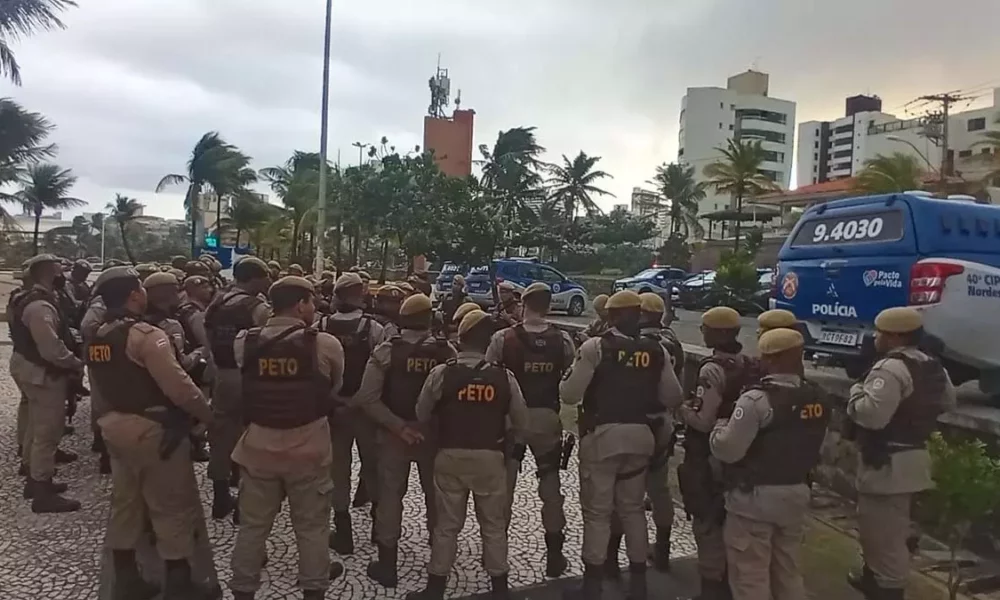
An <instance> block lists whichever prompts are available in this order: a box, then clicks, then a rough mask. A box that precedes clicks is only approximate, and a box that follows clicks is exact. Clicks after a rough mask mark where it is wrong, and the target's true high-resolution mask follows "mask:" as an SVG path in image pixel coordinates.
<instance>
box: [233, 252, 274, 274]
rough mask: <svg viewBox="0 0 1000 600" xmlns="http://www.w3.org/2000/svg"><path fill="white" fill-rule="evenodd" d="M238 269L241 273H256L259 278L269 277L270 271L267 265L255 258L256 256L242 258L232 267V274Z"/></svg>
mask: <svg viewBox="0 0 1000 600" xmlns="http://www.w3.org/2000/svg"><path fill="white" fill-rule="evenodd" d="M237 269H239V270H240V272H241V273H243V272H245V271H247V270H250V271H251V272H253V271H256V272H257V275H259V276H260V277H267V276H268V275H270V273H271V271H270V270H268V268H267V263H266V262H264V261H262V260H261V259H259V258H257V257H256V256H244V257H243V258H241V259H240V261H239V262H237V263H236V264H235V265H233V272H234V273H235V272H236V270H237Z"/></svg>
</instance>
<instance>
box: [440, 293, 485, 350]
mask: <svg viewBox="0 0 1000 600" xmlns="http://www.w3.org/2000/svg"><path fill="white" fill-rule="evenodd" d="M474 310H482V309H481V308H479V305H478V304H476V303H475V302H466V303H465V304H463V305H462V306H459V307H458V308H456V309H455V314H454V315H453V316H452V319H451V325H450V326H449V327H448V328H447V331H448V339H449V340H451V341H452V343H455V344H457V343H458V324H459V323H461V322H462V319H464V318H465V315H467V314H469V313H470V312H472V311H474Z"/></svg>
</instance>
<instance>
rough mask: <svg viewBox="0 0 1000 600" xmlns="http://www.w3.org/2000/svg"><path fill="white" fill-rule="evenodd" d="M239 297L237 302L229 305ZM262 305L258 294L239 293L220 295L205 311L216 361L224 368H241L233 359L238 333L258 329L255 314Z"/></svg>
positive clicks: (209, 341)
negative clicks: (255, 310)
mask: <svg viewBox="0 0 1000 600" xmlns="http://www.w3.org/2000/svg"><path fill="white" fill-rule="evenodd" d="M233 298H237V300H236V301H235V302H229V301H230V300H231V299H233ZM260 303H261V299H260V298H258V297H257V296H256V295H254V294H250V293H248V292H244V291H237V292H235V293H232V294H223V295H221V296H217V297H216V299H215V300H213V301H212V303H211V304H210V305H209V306H208V310H206V311H205V330H206V332H207V333H208V343H209V344H210V345H211V346H212V348H211V350H212V360H214V361H215V364H216V366H218V367H219V368H220V369H237V368H239V367H238V366H237V364H236V357H235V356H233V342H234V341H235V340H236V334H238V333H239V332H241V331H243V330H245V329H250V328H251V327H253V326H254V322H253V311H254V309H256V308H257V306H258V305H259V304H260Z"/></svg>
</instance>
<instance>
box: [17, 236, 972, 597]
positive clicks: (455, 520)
mask: <svg viewBox="0 0 1000 600" xmlns="http://www.w3.org/2000/svg"><path fill="white" fill-rule="evenodd" d="M220 269H221V265H219V264H218V263H217V261H215V260H214V259H212V258H211V257H203V259H199V260H197V261H187V260H186V259H183V258H181V257H178V258H177V259H176V260H175V261H174V262H173V264H172V266H171V267H169V268H167V267H163V268H157V267H156V266H155V265H139V266H138V267H130V266H124V265H122V266H114V265H107V266H106V268H105V269H104V270H103V271H102V272H101V274H100V276H99V277H98V278H97V280H96V282H95V285H94V288H93V290H91V289H90V287H89V284H88V283H87V276H88V275H89V272H90V269H89V265H87V264H86V263H76V264H74V265H70V266H69V267H68V268H67V267H66V265H64V264H62V262H61V261H60V259H58V258H56V257H54V256H51V255H39V256H36V257H34V258H32V259H30V260H29V261H27V262H26V264H25V271H24V283H25V285H24V286H23V288H22V289H21V290H19V291H17V292H15V293H14V294H13V295H12V298H11V301H10V306H9V309H8V314H9V321H10V330H11V338H12V341H13V345H14V352H13V355H12V359H11V373H12V375H13V377H14V380H15V381H16V383H17V385H18V387H19V389H20V391H21V393H22V404H21V406H20V409H21V410H19V414H18V432H17V435H18V445H19V448H20V450H21V460H22V465H23V471H22V473H23V474H24V475H25V477H26V482H25V489H24V497H25V498H26V499H30V500H31V501H32V504H31V508H32V510H33V511H35V512H39V513H45V512H68V511H74V510H78V509H79V508H80V504H79V503H78V502H76V501H74V500H71V499H69V498H67V497H65V496H64V495H63V494H64V493H65V492H66V487H67V486H66V485H65V484H61V483H57V482H56V481H54V480H53V476H54V474H55V464H56V463H57V462H68V461H70V460H73V459H74V458H75V456H72V455H69V454H68V453H62V455H60V454H59V453H60V452H61V451H59V450H58V443H59V440H60V438H61V436H62V435H63V434H64V432H65V417H66V406H67V399H69V398H71V397H73V395H74V394H79V393H85V392H86V390H83V388H82V383H81V382H82V372H83V369H84V367H85V366H86V369H87V371H88V372H89V380H90V385H91V389H90V394H91V402H92V418H93V420H94V421H93V426H94V436H95V446H94V447H95V450H96V451H98V452H100V453H101V463H100V464H101V470H102V472H110V473H111V475H112V481H113V493H112V498H111V516H110V519H109V523H108V531H107V545H108V546H109V547H110V549H111V555H112V559H113V564H114V571H115V578H114V579H115V581H114V592H113V593H114V598H115V600H142V599H148V598H152V597H154V596H155V595H156V594H158V593H160V585H159V583H153V582H150V581H147V580H146V579H144V577H143V574H142V573H141V572H140V569H139V565H138V562H137V558H136V552H137V549H138V548H140V546H141V545H142V543H143V541H144V540H152V541H153V543H154V544H155V549H156V552H157V554H158V555H159V558H160V559H162V561H163V563H164V570H165V576H164V578H163V590H162V591H163V597H164V598H165V599H166V600H180V599H182V598H183V599H186V600H187V599H197V598H214V597H219V595H220V594H221V591H220V589H219V588H218V586H217V585H215V584H214V582H213V581H205V580H204V578H202V577H199V576H198V575H197V574H195V573H193V572H192V567H193V564H192V563H194V562H196V560H195V559H194V557H195V556H196V545H197V542H198V541H199V539H200V541H201V542H204V538H205V537H206V536H207V534H206V533H205V523H204V515H203V514H202V510H201V505H200V502H199V491H198V488H197V483H196V478H195V472H194V469H193V462H194V461H197V460H202V459H204V458H206V457H204V456H203V454H204V450H203V448H202V440H203V439H204V436H205V434H207V439H208V443H209V449H210V450H209V454H208V456H207V459H208V463H209V464H208V475H209V478H210V479H211V480H212V483H213V503H212V516H213V517H214V518H224V517H227V516H230V515H231V516H232V518H233V520H234V522H235V523H237V524H238V534H237V539H236V543H235V546H234V548H233V551H232V579H231V580H230V582H229V587H230V588H231V590H232V592H233V594H234V596H235V597H236V599H237V600H249V599H252V598H254V596H255V593H256V592H257V591H258V589H259V588H260V586H261V571H262V569H263V568H264V566H265V565H266V563H267V555H266V541H267V538H268V536H269V534H270V532H271V529H272V527H273V524H274V520H275V518H276V516H277V514H278V513H279V512H280V510H281V506H282V504H283V502H284V501H285V500H287V501H288V505H289V514H290V519H291V525H292V528H293V530H294V532H295V537H296V542H297V545H298V551H299V574H298V584H299V586H300V587H301V589H302V590H303V597H304V598H305V599H306V600H309V599H312V600H316V599H318V598H323V597H324V594H325V590H326V589H327V588H328V587H329V585H330V581H331V580H332V579H335V578H336V577H337V576H339V575H340V574H341V573H343V566H342V565H340V564H338V563H335V562H331V559H330V555H329V549H333V550H335V551H336V552H337V553H338V554H342V555H346V554H351V553H352V552H353V551H354V545H355V536H354V532H353V528H352V521H351V514H350V512H349V510H350V508H351V506H352V501H351V494H350V492H351V473H352V462H353V446H354V445H355V444H356V445H357V448H358V455H359V457H360V462H361V469H360V481H359V484H358V490H357V494H356V496H355V498H354V501H353V505H354V506H355V507H359V506H364V505H366V504H368V503H369V502H370V504H371V516H372V523H373V525H372V531H371V540H372V542H373V543H374V544H375V545H376V547H377V550H378V558H377V560H376V561H375V562H373V563H372V564H370V565H369V566H368V569H367V574H368V576H369V577H371V578H372V579H373V580H374V581H376V582H378V583H379V584H381V585H383V586H385V587H395V586H396V585H397V582H398V575H397V563H398V561H399V556H398V552H399V545H398V544H399V540H400V537H401V529H402V520H403V498H404V496H405V494H406V492H407V484H408V480H409V473H410V465H411V463H416V465H417V469H418V472H419V481H420V485H421V488H422V490H423V494H424V498H425V502H426V518H427V523H426V525H427V532H428V540H427V542H428V544H429V546H430V548H431V558H430V562H429V564H428V565H427V581H426V586H425V588H424V589H423V590H421V591H419V592H415V593H413V594H410V595H409V596H408V598H410V599H411V600H437V599H441V598H443V596H444V593H445V588H446V583H447V578H448V575H449V573H450V571H451V568H452V566H453V564H454V561H455V556H456V550H457V537H458V534H459V532H460V531H461V530H462V528H463V526H464V523H465V519H466V516H467V515H466V512H467V508H466V507H467V502H468V498H469V496H470V494H471V496H472V497H473V499H474V502H475V507H476V508H475V516H476V519H477V520H478V522H479V527H480V531H481V537H482V549H483V550H482V551H483V556H482V564H483V566H484V568H485V570H486V571H487V573H488V574H489V576H490V583H491V590H492V597H493V598H497V599H502V598H507V597H509V592H508V569H509V566H508V560H507V547H508V535H507V532H508V530H509V527H510V523H511V520H512V518H513V516H514V513H515V510H514V509H515V508H516V502H515V501H514V488H515V485H516V481H517V478H518V477H519V474H520V471H521V469H522V462H523V459H524V457H525V455H526V453H527V451H529V450H530V452H531V454H532V456H533V457H534V463H535V465H536V472H535V476H536V478H537V480H538V495H539V498H540V500H541V505H542V508H541V513H542V514H541V520H542V527H543V529H544V540H545V545H546V553H545V574H546V575H547V576H548V577H553V578H554V577H559V576H561V575H562V574H564V573H565V571H566V570H567V559H566V556H565V554H564V551H563V545H564V542H565V529H566V517H565V511H564V496H563V494H562V491H561V484H560V470H561V469H565V468H566V467H567V464H568V461H569V455H570V452H571V451H572V449H573V443H574V442H575V439H576V438H575V437H573V436H571V435H569V433H568V432H564V429H568V430H572V429H574V428H575V429H576V433H577V434H578V435H579V440H580V441H579V470H580V497H579V502H580V508H581V511H582V515H583V522H584V528H583V550H582V558H583V563H584V576H583V582H582V585H581V586H580V587H579V588H577V589H573V590H570V591H568V592H567V596H568V597H571V598H580V599H583V600H596V599H598V598H600V597H601V594H602V586H603V583H604V581H605V580H612V581H615V580H619V579H621V573H620V568H619V562H618V554H619V551H620V546H621V543H622V540H623V538H624V542H625V553H626V555H627V557H628V572H629V577H628V584H627V585H628V594H629V598H632V599H634V600H641V599H644V598H646V597H647V583H646V568H647V563H651V564H652V565H653V566H654V568H656V569H657V570H661V571H668V570H669V569H670V537H671V525H672V523H673V514H674V503H673V499H672V498H671V494H670V486H669V483H668V479H669V469H668V460H669V458H670V456H671V454H672V452H673V447H674V445H675V442H676V440H677V439H678V437H682V438H683V444H682V445H683V448H684V456H683V460H682V462H681V464H680V465H679V466H678V469H677V478H678V482H679V485H680V490H681V495H682V499H683V503H684V509H685V511H686V512H687V514H688V516H689V518H690V519H691V520H692V529H693V532H694V535H695V541H696V543H697V549H698V569H699V573H700V577H701V595H700V596H699V598H701V600H716V599H728V598H736V599H737V600H743V599H747V600H758V599H759V600H769V599H770V598H774V599H776V600H786V599H787V600H800V599H804V598H805V591H804V588H803V583H802V577H801V574H800V570H799V563H798V558H797V554H798V550H799V547H800V545H801V543H802V538H803V532H804V528H805V523H806V518H807V514H808V508H809V498H810V479H809V477H810V471H811V470H812V469H813V468H814V467H815V466H816V464H817V462H818V460H819V454H820V446H821V444H822V443H823V439H824V436H825V433H826V429H827V423H828V420H829V418H830V413H831V410H832V406H831V404H830V403H829V401H828V400H827V399H826V398H825V397H824V394H823V393H822V392H821V390H820V389H818V388H817V387H816V386H815V385H813V384H812V383H810V382H809V381H807V380H805V379H804V377H803V375H804V367H803V345H804V340H803V336H802V334H801V333H800V332H799V329H798V324H797V323H796V320H795V317H794V315H792V314H791V313H788V312H787V311H780V310H779V311H769V312H767V313H765V314H763V315H761V316H760V318H759V324H760V329H759V334H760V337H759V341H758V350H759V354H760V356H759V358H751V357H749V356H747V355H746V354H744V353H743V349H742V347H741V345H740V343H739V341H738V334H739V332H740V327H741V322H740V316H739V314H738V313H736V311H734V310H732V309H730V308H726V307H716V308H713V309H711V310H709V311H707V312H705V313H704V315H703V317H702V333H703V336H704V343H705V346H707V347H708V348H709V349H711V355H710V356H709V357H707V358H705V359H703V360H702V361H701V362H700V364H699V365H698V367H697V372H696V375H695V376H694V377H693V378H692V379H693V381H694V383H693V385H690V386H686V387H689V388H690V391H689V392H688V393H685V391H684V388H685V386H684V385H683V384H682V380H683V374H684V364H685V359H684V351H683V349H682V346H681V344H680V343H679V342H678V341H677V338H676V336H675V335H674V334H673V332H672V331H671V329H670V328H669V323H670V320H671V318H672V314H671V313H670V312H669V309H668V307H667V306H665V304H664V301H663V299H662V298H661V297H660V296H658V295H656V294H649V293H647V294H641V295H639V294H636V293H634V292H632V291H627V290H626V291H621V292H617V293H615V294H614V295H613V296H611V297H610V298H609V297H608V296H604V295H602V296H599V297H598V298H596V299H595V301H594V306H595V309H596V310H597V312H598V315H599V316H598V318H597V319H596V320H595V321H594V323H592V324H591V325H590V326H589V327H588V328H587V329H586V331H585V332H584V333H583V334H582V335H580V336H578V338H576V339H574V338H573V337H571V336H570V335H569V334H567V333H566V332H565V331H563V330H561V329H559V328H557V327H555V326H554V325H553V324H551V323H549V322H548V321H547V320H546V317H547V315H548V311H549V305H550V302H551V295H552V292H551V290H550V289H549V287H548V286H547V285H545V284H543V283H534V284H532V285H530V286H528V287H527V288H526V289H524V290H523V291H522V292H520V293H518V291H517V290H516V289H514V288H513V286H511V285H510V284H501V285H500V286H499V290H498V291H499V302H498V303H497V308H496V310H495V311H494V312H493V314H487V313H486V312H484V311H483V310H481V309H480V308H479V307H478V306H477V305H475V304H473V303H470V302H466V301H465V299H466V296H465V294H464V289H463V288H464V281H463V280H462V278H461V276H457V277H456V278H455V282H454V284H453V290H452V294H451V295H450V297H449V298H448V299H446V300H445V301H444V302H443V303H442V306H441V311H440V312H439V313H435V311H434V307H433V305H432V302H431V300H430V298H429V296H430V292H431V290H430V284H429V283H428V281H427V278H426V277H421V276H414V277H411V278H410V279H409V280H408V281H407V282H406V283H401V284H397V285H391V284H390V285H385V286H382V287H381V288H379V289H378V290H377V292H376V294H374V299H373V296H372V295H371V294H369V288H368V284H369V280H370V277H369V276H368V275H367V274H366V273H364V272H363V271H361V270H352V271H351V272H346V273H344V274H342V275H340V276H339V277H337V278H334V276H333V274H332V273H324V275H323V277H321V278H313V277H311V276H303V275H304V274H303V271H302V269H301V267H299V266H298V265H290V266H289V267H288V269H287V271H283V270H282V267H281V265H280V264H278V263H277V262H274V261H272V262H270V263H265V262H263V261H261V260H259V259H257V258H255V257H247V258H243V259H242V260H240V261H239V262H237V263H236V265H235V266H234V268H233V277H234V281H233V282H231V283H227V282H226V281H225V280H224V279H222V278H221V277H220V276H219V271H220ZM65 271H69V277H68V278H67V277H66V274H65ZM875 326H876V329H877V334H876V339H875V345H876V348H877V350H878V351H879V352H880V353H881V354H882V358H880V360H879V361H878V362H876V363H875V365H874V366H873V367H872V369H871V370H870V372H869V373H868V374H867V375H866V377H865V378H864V380H863V381H861V382H858V383H857V384H856V385H854V386H853V387H852V389H851V397H850V399H849V401H848V404H847V409H846V414H847V417H848V418H849V420H850V421H851V423H852V424H853V427H852V429H853V432H854V436H855V439H856V440H857V443H858V445H859V447H860V450H861V457H862V463H863V464H862V466H861V468H860V469H859V481H858V492H859V502H858V513H859V524H860V533H861V536H860V537H861V546H862V552H863V557H864V565H863V569H862V570H861V571H859V572H858V573H857V574H851V576H850V577H849V580H850V582H851V583H852V585H854V586H855V587H856V588H857V589H858V590H859V591H861V592H862V593H863V594H864V595H865V597H866V598H868V599H870V600H880V599H886V600H889V599H897V598H902V597H903V586H904V584H905V579H906V575H907V572H908V569H909V558H910V552H909V548H908V536H909V532H910V526H909V523H910V514H909V512H910V506H911V504H912V499H913V495H914V494H916V493H919V492H920V491H923V490H925V489H927V488H929V487H930V485H931V481H930V475H929V473H930V465H929V457H928V454H927V451H926V448H925V444H926V441H927V438H928V437H929V435H930V433H931V431H932V430H933V428H934V424H935V421H936V418H937V416H938V414H940V413H941V412H942V411H944V410H947V409H948V408H949V407H951V406H952V405H953V404H954V402H955V392H954V388H953V387H952V385H951V382H950V380H949V379H948V375H947V373H946V372H945V371H944V369H943V368H942V367H941V363H940V362H939V361H938V360H937V359H936V358H935V357H934V356H932V355H930V354H928V353H925V352H923V351H921V350H919V349H918V343H919V341H920V335H921V319H920V315H919V313H917V312H915V311H913V310H912V309H908V308H893V309H888V310H886V311H884V312H883V313H881V314H880V315H879V316H878V318H877V319H876V321H875ZM74 328H76V329H78V330H79V331H80V333H81V337H82V340H79V339H77V338H76V336H74V334H73V329H74ZM81 342H82V343H81ZM581 342H582V343H581ZM577 344H579V346H578V347H577ZM81 390H82V391H81ZM569 407H572V408H573V410H567V409H568V408H569ZM573 421H575V422H576V424H575V427H574V425H573V424H572V422H573ZM564 424H565V425H564ZM233 487H238V494H237V495H236V497H235V498H234V496H233V494H232V491H231V489H232V488H233ZM646 504H648V505H650V508H651V511H652V517H653V522H654V524H655V526H656V535H655V541H654V543H653V547H652V549H650V548H649V545H650V544H649V539H648V535H647V523H646V516H645V512H646V506H645V505H646ZM331 512H332V521H333V527H332V530H331ZM147 543H148V542H147Z"/></svg>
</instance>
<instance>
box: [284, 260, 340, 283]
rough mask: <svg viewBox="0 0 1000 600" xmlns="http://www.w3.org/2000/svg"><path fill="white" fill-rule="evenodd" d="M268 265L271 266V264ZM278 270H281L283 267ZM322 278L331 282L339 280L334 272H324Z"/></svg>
mask: <svg viewBox="0 0 1000 600" xmlns="http://www.w3.org/2000/svg"><path fill="white" fill-rule="evenodd" d="M267 264H268V265H270V264H271V263H267ZM278 268H279V269H280V268H281V267H278ZM320 277H322V278H323V279H329V280H330V281H333V280H334V279H336V278H337V276H336V275H334V274H333V271H323V272H322V273H320Z"/></svg>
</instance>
